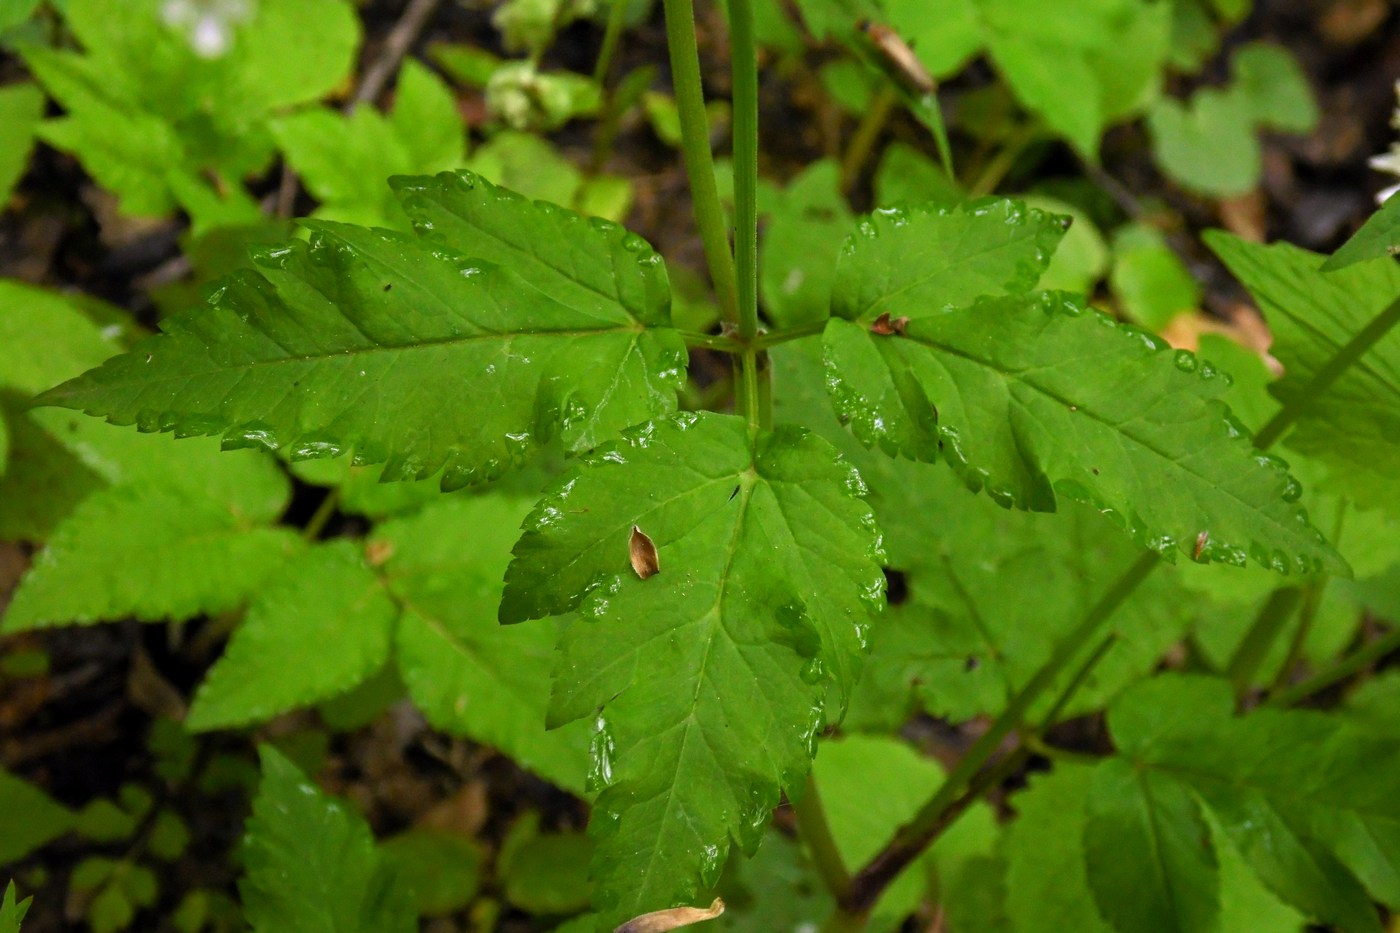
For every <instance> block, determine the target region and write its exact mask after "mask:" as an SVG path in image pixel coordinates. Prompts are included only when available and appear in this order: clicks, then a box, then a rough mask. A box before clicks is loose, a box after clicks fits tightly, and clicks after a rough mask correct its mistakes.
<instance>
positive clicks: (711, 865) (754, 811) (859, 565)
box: [502, 414, 883, 923]
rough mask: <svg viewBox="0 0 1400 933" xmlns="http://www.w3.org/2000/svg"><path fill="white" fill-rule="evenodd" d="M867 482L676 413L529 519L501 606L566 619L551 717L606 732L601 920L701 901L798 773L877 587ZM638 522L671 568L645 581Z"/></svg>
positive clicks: (735, 422)
mask: <svg viewBox="0 0 1400 933" xmlns="http://www.w3.org/2000/svg"><path fill="white" fill-rule="evenodd" d="M863 492H864V487H863V485H862V484H861V482H860V480H859V478H858V477H857V476H856V474H855V472H854V471H853V470H852V469H851V468H850V467H849V466H848V465H846V464H845V463H843V462H842V461H840V460H839V459H838V457H837V455H836V452H835V451H834V450H833V449H832V448H831V447H830V446H828V445H827V444H826V443H825V442H823V441H821V440H819V439H818V438H816V437H814V436H812V435H809V434H807V433H806V432H803V431H799V430H795V429H792V428H779V429H778V430H776V431H774V432H771V433H769V432H760V433H759V434H758V435H757V436H756V437H751V436H750V435H749V433H748V429H747V427H746V426H745V424H744V422H743V421H742V420H740V419H737V418H733V417H727V416H723V415H713V414H704V415H677V416H675V417H674V418H672V419H668V420H661V421H656V422H653V423H651V424H648V425H646V426H645V427H644V428H641V429H638V430H636V431H633V432H630V433H629V434H628V435H627V436H626V437H625V439H624V440H623V441H621V442H618V443H616V444H613V445H609V446H608V447H605V448H603V449H602V450H600V451H598V452H597V453H595V454H593V455H591V456H590V457H589V458H588V459H587V460H586V461H585V462H584V464H583V465H581V466H580V467H579V468H578V469H576V470H574V471H572V472H571V473H569V474H567V475H566V476H565V477H564V478H563V479H562V481H561V482H560V483H559V484H558V485H556V486H555V488H554V490H553V492H552V493H551V494H550V495H548V496H547V497H546V498H545V500H544V501H543V502H542V503H541V504H540V505H539V506H538V507H537V508H536V509H535V511H534V512H533V513H532V514H531V516H530V518H529V519H528V520H527V522H526V526H525V527H526V531H525V535H524V536H523V537H522V539H521V541H520V543H519V544H518V545H517V546H516V549H515V555H516V556H515V561H514V562H513V563H512V565H511V568H510V570H509V571H508V573H507V585H506V587H507V588H506V597H505V601H504V603H503V605H502V617H503V618H505V619H506V620H508V621H511V620H518V619H525V618H531V617H536V616H540V615H546V614H550V613H559V612H568V611H571V610H572V614H571V615H570V616H569V617H568V620H567V622H566V625H567V628H566V630H565V633H564V636H563V641H562V643H561V651H562V656H561V658H560V660H559V664H558V668H557V671H556V683H555V692H554V697H553V700H552V702H551V713H550V716H551V720H552V721H553V722H556V723H562V722H568V721H571V720H574V719H579V718H587V719H589V720H590V722H592V723H593V725H594V728H595V737H594V746H593V756H594V780H595V782H596V783H597V785H598V786H599V788H600V789H601V790H602V793H601V794H600V795H599V798H598V801H597V803H596V804H595V808H594V814H593V818H592V824H591V826H592V829H591V831H592V833H593V835H594V837H595V838H596V839H597V842H598V854H597V857H596V860H595V863H594V867H595V872H596V873H597V879H598V895H597V901H596V902H597V903H598V905H599V906H600V908H601V909H602V910H603V915H604V919H605V921H607V922H612V923H616V922H618V921H620V920H624V919H627V918H629V917H633V916H637V915H639V914H642V913H645V912H647V911H649V910H655V909H660V908H663V907H666V906H674V905H675V904H678V903H694V902H697V899H698V898H699V897H700V896H701V894H702V893H703V891H704V890H705V889H706V888H708V887H709V886H710V885H712V884H713V883H714V882H715V881H716V880H717V878H718V872H719V870H720V868H721V866H722V865H723V864H724V861H725V858H726V857H727V855H728V851H729V847H730V840H731V838H732V839H736V840H738V841H739V842H740V844H741V845H743V846H744V847H746V848H751V847H752V846H754V845H756V844H757V842H758V839H759V837H760V835H761V832H762V830H763V828H764V826H766V824H767V822H768V817H769V813H770V811H771V810H772V808H773V807H774V806H775V805H776V804H777V801H778V794H779V791H780V789H781V788H783V787H794V786H796V785H797V784H798V783H799V782H800V781H801V779H802V776H803V775H804V774H805V772H806V770H807V767H808V762H809V760H810V758H811V755H812V753H813V747H812V746H813V743H814V741H815V734H816V730H817V729H818V728H819V727H820V725H821V724H822V722H824V721H825V720H826V719H827V718H828V713H830V714H831V715H837V714H839V710H840V708H841V706H842V704H843V702H844V697H845V695H846V694H847V692H848V691H849V689H850V688H851V686H852V684H853V682H854V678H855V675H856V672H857V670H858V669H859V664H860V657H861V654H862V653H863V650H864V639H865V629H866V626H867V625H868V624H869V621H870V619H869V617H870V615H871V612H872V610H873V609H874V608H875V606H877V605H878V604H879V600H880V596H881V592H882V589H883V577H882V576H881V574H880V571H879V563H878V561H879V559H880V555H879V552H878V548H879V543H878V542H879V539H878V536H877V535H876V533H875V531H874V528H873V522H872V520H871V518H870V514H869V510H868V509H867V508H866V506H865V505H864V503H863V502H861V501H860V499H859V498H858V497H859V496H860V495H861V494H862V493H863ZM634 524H635V525H639V526H642V527H645V528H647V529H648V533H649V534H650V536H651V537H652V539H653V540H654V542H655V544H656V547H657V551H658V555H659V559H660V563H661V567H662V568H663V569H662V572H661V573H659V574H657V575H656V576H654V577H651V578H650V579H647V580H641V579H638V577H637V576H636V574H634V573H633V572H632V569H631V567H630V565H629V563H628V549H627V543H628V537H629V535H630V531H631V528H632V526H633V525H634ZM532 624H538V623H532Z"/></svg>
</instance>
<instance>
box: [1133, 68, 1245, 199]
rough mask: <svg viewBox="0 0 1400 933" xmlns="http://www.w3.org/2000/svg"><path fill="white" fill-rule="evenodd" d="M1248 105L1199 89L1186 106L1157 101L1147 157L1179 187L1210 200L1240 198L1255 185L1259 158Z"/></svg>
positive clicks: (1221, 92) (1236, 97)
mask: <svg viewBox="0 0 1400 933" xmlns="http://www.w3.org/2000/svg"><path fill="white" fill-rule="evenodd" d="M1252 118H1253V112H1252V110H1251V105H1250V103H1249V101H1248V100H1246V99H1245V98H1243V97H1241V96H1240V95H1238V94H1233V93H1231V92H1230V91H1229V90H1228V89H1227V90H1217V89H1216V88H1203V89H1201V90H1199V91H1197V92H1196V93H1195V95H1194V96H1192V98H1191V102H1190V103H1189V104H1185V105H1183V104H1181V103H1179V102H1177V101H1176V100H1173V99H1172V98H1170V97H1164V98H1162V99H1161V100H1159V101H1158V102H1157V103H1156V105H1155V106H1154V107H1153V108H1152V111H1151V112H1150V113H1149V114H1148V116H1147V128H1148V131H1149V133H1150V134H1151V136H1152V153H1153V156H1154V157H1155V159H1156V160H1157V164H1158V165H1160V166H1162V168H1163V169H1164V170H1166V172H1167V173H1168V174H1169V175H1171V177H1172V178H1174V179H1175V180H1176V181H1178V182H1179V183H1181V185H1182V186H1184V187H1186V188H1189V189H1190V190H1192V191H1196V192H1199V193H1201V194H1206V195H1210V196H1213V197H1233V196H1235V195H1239V194H1243V193H1245V192H1246V191H1248V190H1250V189H1251V188H1253V187H1254V186H1255V185H1256V184H1257V183H1258V182H1259V171H1260V164H1261V158H1262V157H1261V156H1260V154H1259V140H1258V139H1257V138H1256V137H1255V133H1254V124H1253V122H1252Z"/></svg>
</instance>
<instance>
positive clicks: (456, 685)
mask: <svg viewBox="0 0 1400 933" xmlns="http://www.w3.org/2000/svg"><path fill="white" fill-rule="evenodd" d="M525 511H526V505H525V503H524V502H521V501H516V500H511V499H503V498H498V497H495V496H483V497H473V498H452V499H440V500H439V501H438V502H435V503H433V504H431V505H427V506H425V507H424V508H423V509H422V510H421V511H420V512H418V513H417V514H416V515H413V516H411V517H407V518H401V519H398V520H396V521H390V522H386V523H384V524H382V525H379V526H378V527H377V528H376V529H375V532H374V535H373V537H372V538H371V540H370V542H369V543H368V544H367V545H366V546H365V553H364V554H361V553H360V552H359V550H358V549H357V548H356V546H355V545H353V544H352V543H351V542H349V541H336V542H331V543H329V544H322V545H318V546H316V547H314V548H312V549H309V550H308V551H306V552H304V553H303V554H302V555H301V556H300V557H298V558H297V559H296V560H294V561H292V562H291V563H289V564H288V565H287V567H286V568H285V569H284V570H283V571H282V572H281V573H279V574H278V575H277V576H276V578H275V579H272V580H270V581H269V582H268V584H267V585H266V586H264V587H263V588H262V590H261V592H260V593H259V594H258V595H257V596H256V597H255V598H254V599H253V601H252V603H251V605H250V607H249V611H248V613H247V616H246V617H245V619H244V620H243V623H242V624H241V625H240V626H239V628H238V629H237V630H236V631H235V632H234V635H233V638H232V639H231V640H230V642H229V646H228V648H227V649H226V650H225V652H224V656H223V657H222V658H221V659H220V660H219V662H218V663H217V664H216V665H215V666H214V668H213V670H212V671H211V672H210V674H209V675H208V677H207V679H206V680H205V682H204V684H203V685H202V686H201V688H200V690H199V692H198V694H197V695H196V697H195V702H194V706H193V708H192V710H191V712H190V717H189V720H188V722H189V724H190V727H191V728H194V729H200V730H205V729H216V728H227V727H230V726H237V725H244V724H250V723H256V722H263V721H266V720H268V719H270V718H272V717H273V716H275V715H278V714H280V713H283V712H286V711H288V710H290V709H294V708H296V707H300V706H306V705H309V704H312V703H317V702H321V701H326V700H330V699H332V698H335V697H337V696H339V695H342V694H344V693H345V692H346V691H348V690H350V689H351V688H353V687H355V686H357V685H359V684H361V683H362V682H364V681H365V680H366V679H367V678H369V677H371V675H374V674H375V673H376V672H377V671H379V670H380V668H381V667H382V666H383V665H384V664H385V662H386V661H387V660H388V659H389V657H390V648H391V646H392V647H393V655H394V663H395V664H396V667H397V671H398V675H399V677H401V678H402V681H403V684H404V686H405V687H406V688H407V691H408V694H409V696H410V697H411V698H412V699H413V701H414V702H415V703H416V704H417V706H418V707H419V709H420V710H422V712H423V715H424V716H425V717H426V718H427V719H428V721H429V722H431V723H432V724H433V725H434V726H435V727H436V728H439V729H442V730H444V731H446V732H449V733H451V734H453V735H464V736H468V737H470V738H472V739H473V740H475V741H478V742H483V743H486V744H489V745H492V746H494V747H496V748H499V749H501V750H502V751H503V752H505V753H507V754H508V755H510V757H511V758H512V759H514V760H515V761H516V762H517V763H518V764H520V765H521V766H522V767H524V768H526V769H529V770H531V771H533V772H535V773H536V774H539V775H541V776H542V777H545V778H547V779H549V780H551V781H554V782H555V783H557V784H559V785H560V786H561V787H564V788H566V789H568V790H572V791H575V792H582V790H583V787H584V779H583V776H584V772H585V771H586V767H587V747H588V739H587V734H586V730H585V729H584V727H583V726H582V725H580V726H577V727H574V728H568V729H556V730H552V731H546V730H545V708H546V705H547V703H548V694H549V680H550V670H551V667H552V663H553V657H552V656H553V651H552V649H553V647H554V643H555V640H556V637H557V628H556V627H555V626H554V625H550V624H541V625H539V626H526V627H518V628H503V627H502V626H500V625H499V624H497V622H496V614H495V609H496V605H497V604H498V602H499V601H500V592H501V576H502V573H503V571H504V570H505V567H506V563H507V561H508V559H509V555H510V546H511V544H512V543H513V542H514V540H515V539H516V537H517V535H518V532H517V531H516V529H517V528H518V527H519V524H520V520H521V518H522V517H523V516H524V514H525Z"/></svg>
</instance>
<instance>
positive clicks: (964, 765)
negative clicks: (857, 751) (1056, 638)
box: [840, 552, 1161, 913]
mask: <svg viewBox="0 0 1400 933" xmlns="http://www.w3.org/2000/svg"><path fill="white" fill-rule="evenodd" d="M1160 561H1161V558H1159V557H1158V556H1157V555H1156V554H1154V553H1151V552H1148V553H1145V554H1143V555H1142V556H1141V557H1139V558H1138V559H1137V560H1136V561H1135V562H1134V563H1133V565H1132V566H1131V567H1129V568H1128V569H1127V571H1125V572H1124V574H1123V575H1122V576H1121V577H1119V578H1118V580H1117V582H1115V583H1114V584H1113V586H1112V587H1111V588H1110V589H1109V591H1108V592H1107V593H1105V594H1104V595H1103V596H1102V597H1101V598H1100V599H1099V601H1098V602H1097V603H1096V604H1095V605H1094V607H1093V608H1092V609H1090V610H1089V612H1088V614H1087V615H1085V617H1084V619H1083V620H1082V621H1081V622H1080V623H1079V625H1078V626H1076V627H1075V628H1074V630H1073V631H1071V632H1070V633H1069V634H1068V635H1067V636H1066V637H1065V638H1064V639H1062V640H1061V641H1060V643H1059V644H1058V645H1057V646H1056V647H1055V653H1054V654H1053V655H1052V656H1051V658H1050V660H1049V661H1048V662H1047V663H1046V664H1045V665H1044V666H1043V667H1041V668H1040V670H1038V671H1037V672H1036V674H1035V676H1034V677H1032V678H1031V679H1030V681H1028V682H1027V683H1026V685H1025V686H1024V687H1022V688H1021V689H1020V690H1019V691H1018V692H1017V693H1016V695H1015V696H1013V697H1012V698H1011V700H1010V702H1009V703H1007V705H1006V709H1005V710H1003V711H1002V713H1001V715H1000V716H998V717H997V718H996V721H995V722H993V723H992V725H991V727H990V728H989V729H988V730H987V731H986V732H985V733H983V734H982V736H981V738H979V739H978V740H977V741H976V742H975V743H974V744H973V746H972V748H970V749H968V751H967V754H965V755H963V757H962V759H961V760H960V761H959V762H958V763H957V765H956V766H955V767H954V768H953V770H952V772H951V773H950V774H949V775H948V778H947V780H945V781H944V782H943V785H942V786H941V787H940V788H939V789H938V792H937V793H935V794H934V795H933V797H932V798H931V799H930V800H929V801H928V803H926V804H924V806H923V808H922V809H920V810H919V812H918V813H917V814H916V815H915V816H914V818H913V819H912V820H910V821H909V822H908V823H906V824H905V825H904V826H901V827H900V828H899V830H898V831H897V832H896V833H895V835H894V838H893V839H891V840H890V841H889V842H888V843H887V844H886V845H885V847H884V848H883V849H882V850H881V851H880V852H879V853H878V854H877V855H876V856H875V857H874V858H873V859H871V860H870V862H869V863H868V864H866V865H865V867H864V868H862V869H861V870H860V871H858V872H856V874H855V876H854V877H853V878H852V879H851V891H850V896H849V897H847V898H846V900H845V902H843V903H842V904H841V905H840V906H841V909H843V910H846V911H848V912H854V913H864V912H868V911H869V909H870V907H871V906H873V905H874V903H875V900H876V899H877V898H878V897H879V895H880V892H881V891H883V890H884V889H885V887H886V886H887V885H888V884H889V883H890V881H892V880H893V879H894V878H895V876H897V875H898V874H899V873H900V872H901V871H903V870H904V868H905V867H906V866H907V865H909V863H910V862H912V861H914V859H916V858H918V857H919V855H920V853H922V852H923V851H924V849H926V848H927V847H928V846H929V844H930V843H931V842H932V841H933V840H934V839H935V838H937V836H938V834H939V833H941V832H942V831H943V830H944V829H945V828H947V826H948V825H949V824H950V823H951V822H952V821H951V820H950V819H949V814H950V811H951V810H952V808H953V806H954V804H956V803H958V801H959V799H960V798H961V797H962V796H963V794H964V791H965V790H966V789H968V788H969V786H970V785H972V784H973V783H974V780H975V779H976V777H977V775H978V772H980V771H981V770H982V768H983V766H984V765H985V764H986V763H987V762H988V761H989V760H990V759H991V758H992V756H993V755H994V754H996V751H997V749H998V748H1000V747H1001V743H1002V740H1003V739H1005V738H1006V737H1007V736H1008V735H1009V734H1011V733H1012V732H1013V731H1014V730H1015V729H1017V728H1018V727H1019V726H1020V724H1021V721H1022V719H1024V717H1025V715H1026V713H1027V711H1028V710H1029V709H1030V708H1031V706H1032V705H1033V704H1034V703H1036V701H1038V700H1039V699H1040V697H1041V695H1042V694H1044V693H1045V691H1046V690H1048V689H1049V688H1050V687H1051V686H1053V685H1054V683H1055V680H1056V679H1057V678H1058V677H1059V676H1060V673H1061V672H1062V671H1063V670H1064V668H1065V666H1066V665H1068V664H1069V663H1070V662H1071V661H1073V660H1074V659H1075V657H1076V656H1077V655H1079V653H1080V652H1081V651H1082V650H1083V649H1084V646H1085V645H1087V644H1088V643H1089V642H1090V641H1091V640H1092V639H1093V638H1094V636H1095V635H1097V634H1098V632H1099V630H1100V629H1101V628H1102V627H1103V625H1104V624H1105V623H1106V622H1107V621H1108V619H1109V618H1110V617H1111V616H1112V615H1113V613H1114V612H1115V611H1117V609H1118V607H1119V606H1121V605H1122V604H1123V601H1124V600H1126V599H1127V598H1128V597H1129V596H1130V595H1131V594H1132V593H1133V591H1134V590H1136V589H1137V588H1138V586H1139V585H1140V584H1141V583H1142V581H1143V580H1145V579H1147V577H1148V575H1149V574H1151V573H1152V571H1153V570H1154V569H1156V567H1157V564H1158V563H1159V562H1160Z"/></svg>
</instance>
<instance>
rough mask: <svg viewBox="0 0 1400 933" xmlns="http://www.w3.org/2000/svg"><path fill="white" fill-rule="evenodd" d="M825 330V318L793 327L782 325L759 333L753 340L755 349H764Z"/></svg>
mask: <svg viewBox="0 0 1400 933" xmlns="http://www.w3.org/2000/svg"><path fill="white" fill-rule="evenodd" d="M824 330H826V320H825V319H823V320H820V321H808V322H807V323H806V324H797V325H794V326H793V327H784V328H782V329H781V330H775V331H770V332H769V333H766V334H759V335H758V337H757V338H756V339H755V340H754V342H753V345H754V348H755V349H758V350H766V349H768V348H769V347H776V346H777V345H778V344H780V343H787V342H788V341H791V340H801V339H802V338H803V337H812V336H815V335H816V334H820V333H821V332H822V331H824Z"/></svg>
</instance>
